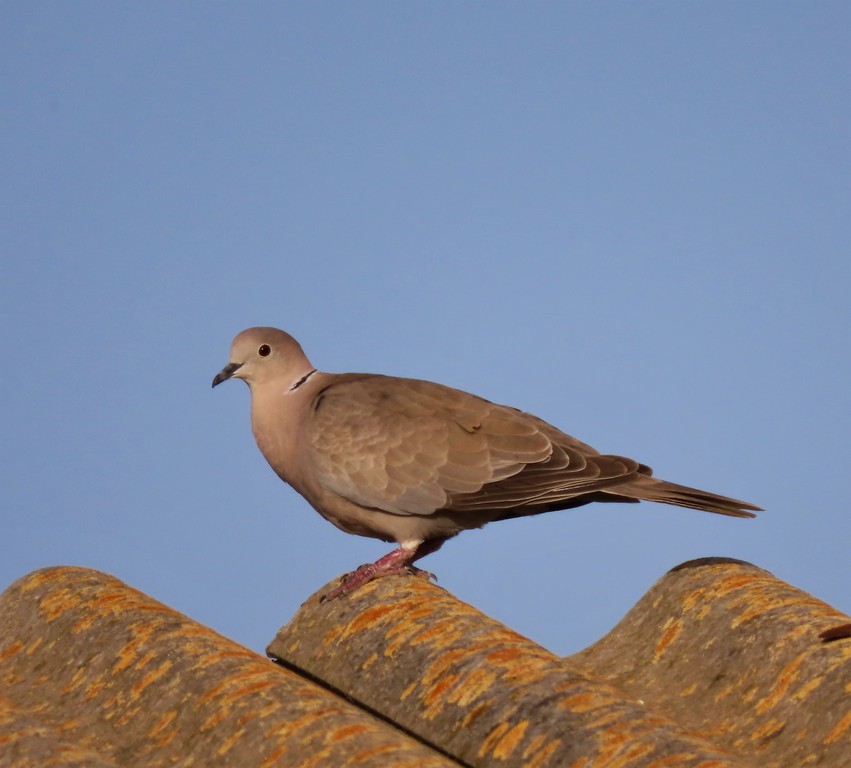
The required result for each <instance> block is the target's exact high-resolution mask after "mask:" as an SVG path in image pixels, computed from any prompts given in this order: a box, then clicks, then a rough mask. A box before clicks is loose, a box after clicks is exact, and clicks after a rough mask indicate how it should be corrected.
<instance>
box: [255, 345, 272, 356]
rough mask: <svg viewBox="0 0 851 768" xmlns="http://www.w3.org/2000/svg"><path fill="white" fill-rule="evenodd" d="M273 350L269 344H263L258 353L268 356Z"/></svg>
mask: <svg viewBox="0 0 851 768" xmlns="http://www.w3.org/2000/svg"><path fill="white" fill-rule="evenodd" d="M271 351H272V347H270V346H269V345H268V344H261V345H260V349H258V350H257V354H258V355H260V357H268V356H269V353H270V352H271Z"/></svg>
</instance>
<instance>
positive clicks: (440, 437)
mask: <svg viewBox="0 0 851 768" xmlns="http://www.w3.org/2000/svg"><path fill="white" fill-rule="evenodd" d="M312 407H313V412H312V414H311V416H310V418H309V420H308V421H307V422H306V424H305V428H304V433H303V436H302V439H303V441H304V442H305V443H306V449H307V451H308V460H309V461H310V464H311V471H312V473H313V476H314V477H315V479H316V480H317V481H318V482H319V483H320V484H321V485H322V487H323V488H325V489H326V490H329V491H332V492H334V493H336V494H338V495H340V496H342V497H344V498H346V499H348V500H350V501H353V502H355V503H357V504H359V505H361V506H364V507H372V508H376V509H381V510H384V511H386V512H392V513H395V514H402V515H429V514H432V513H433V512H435V511H436V510H439V509H448V510H453V511H458V512H464V511H471V512H472V511H478V512H484V511H486V510H494V511H497V512H498V511H499V510H506V509H513V508H517V507H540V508H544V507H547V506H552V505H553V504H554V503H555V502H557V501H558V500H562V499H569V498H573V497H575V496H577V495H582V494H586V493H592V492H594V491H596V490H601V489H602V488H605V487H609V486H611V485H612V484H614V483H617V482H622V481H623V480H624V478H625V477H628V476H632V475H634V474H635V473H636V471H638V468H639V467H640V465H639V464H638V463H637V462H634V461H632V460H631V459H621V458H619V457H612V456H600V455H599V454H598V453H597V452H596V451H595V450H594V449H593V448H591V447H590V446H587V445H585V444H584V443H581V442H579V441H578V440H575V439H573V438H571V437H569V436H568V435H565V434H564V433H562V432H560V431H559V430H557V429H555V427H552V426H551V425H549V424H547V423H546V422H544V421H542V420H540V419H538V418H536V417H534V416H531V415H530V414H527V413H523V412H522V411H518V410H516V409H513V408H508V407H506V406H501V405H496V404H494V403H491V402H488V401H487V400H483V399H482V398H479V397H476V396H475V395H471V394H468V393H466V392H462V391H459V390H456V389H451V388H449V387H444V386H442V385H439V384H434V383H431V382H427V381H418V380H414V379H399V378H393V377H387V376H371V375H357V374H349V375H345V376H340V377H337V378H336V379H335V381H334V382H332V383H331V384H330V385H329V386H327V387H326V388H325V389H323V390H322V391H321V392H319V393H318V394H317V395H316V397H315V399H314V402H313V406H312Z"/></svg>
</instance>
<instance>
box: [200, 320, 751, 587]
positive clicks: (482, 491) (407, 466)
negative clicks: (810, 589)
mask: <svg viewBox="0 0 851 768" xmlns="http://www.w3.org/2000/svg"><path fill="white" fill-rule="evenodd" d="M230 378H238V379H242V380H243V381H245V382H246V384H248V386H249V388H250V390H251V426H252V430H253V432H254V437H255V439H256V441H257V445H258V447H259V448H260V451H261V452H262V453H263V455H264V456H265V457H266V460H267V461H268V462H269V464H270V465H271V467H272V469H273V470H275V472H276V473H277V475H278V476H279V477H280V478H281V479H282V480H283V481H284V482H286V483H289V485H291V486H292V487H293V488H294V489H295V490H296V491H298V492H299V493H300V494H301V495H302V496H304V498H305V499H307V501H308V502H309V503H310V504H311V506H313V508H314V509H315V510H316V511H317V512H319V514H320V515H322V517H324V518H325V519H326V520H329V521H330V522H332V523H333V524H334V525H336V526H337V527H338V528H340V529H341V530H343V531H346V532H347V533H353V534H356V535H358V536H369V537H372V538H377V539H381V540H383V541H394V542H396V543H397V544H398V545H399V547H398V549H395V550H393V551H392V552H390V553H389V554H387V555H385V556H384V557H382V558H380V559H379V560H378V561H376V562H375V563H372V564H370V565H362V566H361V567H360V568H358V569H357V570H356V571H354V572H353V573H351V574H349V575H348V576H347V577H346V578H345V579H344V580H343V582H342V583H341V584H340V586H338V587H337V588H335V589H334V590H332V591H331V592H330V593H329V594H328V595H327V596H326V597H327V598H333V597H338V596H339V595H342V594H345V593H346V592H350V591H352V590H353V589H355V588H357V587H358V586H360V585H361V584H364V583H366V582H368V581H370V580H371V579H374V578H377V577H379V576H385V575H388V574H401V573H409V574H417V575H423V576H426V577H428V576H431V574H429V573H428V572H426V571H422V570H420V569H419V568H416V567H415V566H414V565H413V562H414V561H415V560H418V559H419V558H421V557H423V556H424V555H427V554H430V553H431V552H435V551H436V550H437V549H438V548H439V547H440V546H441V545H442V544H443V543H444V542H445V541H446V540H447V539H449V538H450V537H452V536H455V535H456V534H457V533H459V532H461V531H463V530H466V529H468V528H480V527H481V526H483V525H485V524H486V523H490V522H493V521H494V520H506V519H509V518H513V517H522V516H525V515H535V514H538V513H540V512H549V511H552V510H558V509H567V508H570V507H578V506H580V505H582V504H588V503H589V502H592V501H619V502H637V501H642V500H644V501H658V502H662V503H664V504H674V505H677V506H681V507H691V508H693V509H702V510H706V511H707V512H717V513H718V514H722V515H731V516H733V517H753V516H754V514H753V512H754V511H759V510H760V507H756V506H754V505H753V504H748V503H747V502H744V501H738V500H737V499H731V498H728V497H726V496H718V495H716V494H714V493H709V492H707V491H700V490H697V489H695V488H688V487H686V486H683V485H676V484H674V483H669V482H666V481H665V480H659V479H657V478H655V477H651V474H652V471H651V469H650V467H648V466H645V465H644V464H640V463H639V462H637V461H635V460H633V459H628V458H625V457H623V456H611V455H604V454H600V453H599V452H598V451H596V450H594V449H593V448H592V447H591V446H590V445H586V444H585V443H582V442H580V441H579V440H577V439H576V438H574V437H571V436H570V435H567V434H565V433H564V432H561V431H560V430H558V429H556V428H555V427H553V426H552V425H550V424H548V423H547V422H545V421H543V420H542V419H539V418H537V417H536V416H532V415H531V414H529V413H524V412H523V411H519V410H517V409H516V408H510V407H508V406H505V405H497V404H495V403H491V402H489V401H488V400H484V399H483V398H481V397H477V396H476V395H472V394H469V393H467V392H462V391H460V390H458V389H452V388H451V387H447V386H444V385H442V384H435V383H432V382H430V381H420V380H417V379H403V378H396V377H392V376H382V375H378V374H367V373H344V374H334V373H322V372H320V371H317V370H316V368H314V367H313V365H312V364H311V363H310V361H309V360H308V359H307V356H306V355H305V354H304V352H303V351H302V348H301V346H300V345H299V343H298V342H297V341H296V340H295V339H294V338H293V337H292V336H290V335H289V334H287V333H285V332H284V331H281V330H278V329H277V328H249V329H247V330H245V331H242V333H240V334H239V335H238V336H237V337H236V338H235V339H234V340H233V344H232V346H231V350H230V362H229V363H228V364H227V365H226V366H225V367H224V368H223V369H222V370H221V371H220V372H219V373H218V374H216V377H215V378H214V379H213V386H214V387H215V386H216V385H217V384H220V383H221V382H223V381H225V380H226V379H230Z"/></svg>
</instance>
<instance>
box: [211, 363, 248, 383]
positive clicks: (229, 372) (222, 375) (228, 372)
mask: <svg viewBox="0 0 851 768" xmlns="http://www.w3.org/2000/svg"><path fill="white" fill-rule="evenodd" d="M240 368H242V363H228V364H227V365H226V366H225V367H224V368H222V370H220V371H219V372H218V373H217V374H216V377H215V378H214V379H213V386H214V387H215V386H216V384H221V383H222V382H223V381H227V380H228V379H229V378H230V377H231V376H233V375H234V374H235V373H236V372H237V371H238V370H239V369H240Z"/></svg>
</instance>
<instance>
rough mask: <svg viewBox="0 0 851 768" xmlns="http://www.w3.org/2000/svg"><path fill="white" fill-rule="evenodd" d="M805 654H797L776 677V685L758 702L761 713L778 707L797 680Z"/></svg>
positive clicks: (758, 710) (757, 707)
mask: <svg viewBox="0 0 851 768" xmlns="http://www.w3.org/2000/svg"><path fill="white" fill-rule="evenodd" d="M804 660H805V657H804V656H803V655H801V656H796V657H795V658H794V659H792V660H791V661H790V662H789V663H788V664H786V666H785V667H783V669H782V670H780V672H779V674H778V675H777V676H776V677H775V678H774V685H773V686H772V689H771V692H770V693H769V694H768V696H765V697H763V698H762V699H760V701H758V702H757V704H756V711H757V712H758V713H759V714H762V713H763V712H766V711H767V710H769V709H772V708H773V707H776V706H777V705H778V704H779V703H780V701H781V700H782V699H783V698H784V697H785V696H786V693H787V692H788V690H789V688H790V686H791V685H792V684H793V683H794V682H795V680H797V678H798V673H799V671H800V669H801V665H802V664H803V663H804Z"/></svg>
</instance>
